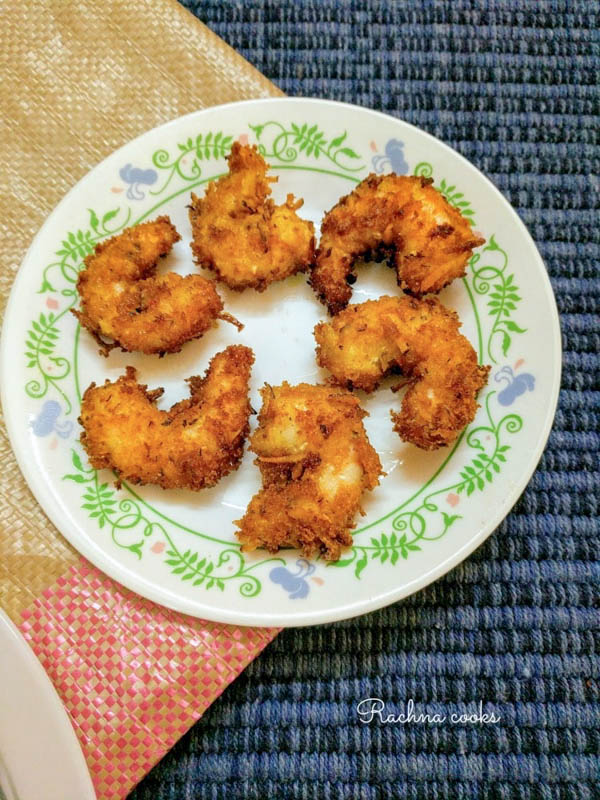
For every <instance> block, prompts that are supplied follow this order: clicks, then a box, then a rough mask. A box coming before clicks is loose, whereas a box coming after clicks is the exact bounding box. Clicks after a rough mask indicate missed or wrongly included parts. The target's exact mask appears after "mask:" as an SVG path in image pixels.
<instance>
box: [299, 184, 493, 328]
mask: <svg viewBox="0 0 600 800" xmlns="http://www.w3.org/2000/svg"><path fill="white" fill-rule="evenodd" d="M431 183H432V179H431V178H420V177H409V176H406V175H393V174H392V175H381V176H376V175H373V174H371V175H369V176H368V177H367V178H365V180H364V181H363V182H362V183H360V184H359V185H358V186H357V187H356V189H355V190H354V191H353V192H352V193H351V194H349V195H347V196H346V197H342V199H341V200H340V201H339V202H338V203H337V205H335V206H334V207H333V208H332V209H331V211H329V212H328V213H327V214H326V215H325V217H324V219H323V223H322V226H321V241H320V242H319V249H318V251H317V255H316V263H315V267H314V269H313V271H312V274H311V279H310V282H311V285H312V286H313V288H314V289H315V291H316V293H317V295H318V296H319V298H320V300H321V301H322V302H323V303H324V304H325V305H326V306H327V307H328V309H329V311H330V313H331V314H337V313H338V312H339V311H341V310H342V309H343V308H345V307H346V305H347V304H348V302H349V301H350V298H351V297H352V288H351V286H350V283H354V280H353V275H352V274H351V273H352V270H353V267H354V263H355V261H356V260H357V259H358V258H365V259H371V260H373V259H374V260H382V259H383V258H384V257H386V256H390V257H391V258H392V259H393V263H394V265H395V267H396V272H397V276H398V285H399V286H400V287H402V288H403V289H406V290H408V291H409V292H410V293H411V294H415V295H422V294H425V293H427V292H439V291H440V289H442V288H443V287H444V286H446V285H447V284H448V283H450V282H451V281H453V280H454V279H455V278H459V277H460V276H461V275H464V274H465V269H466V265H467V262H468V260H469V258H470V257H471V255H472V252H473V248H474V247H479V245H482V244H483V243H484V242H485V239H482V238H481V237H480V236H479V235H477V234H475V233H474V232H473V231H472V230H471V226H470V224H469V222H468V221H467V220H466V219H465V218H464V217H463V216H461V214H460V213H459V211H458V210H457V209H456V208H454V207H453V206H451V205H450V203H449V202H448V201H447V200H446V198H445V197H444V196H443V195H442V194H440V192H438V191H437V190H436V189H434V188H433V186H431Z"/></svg>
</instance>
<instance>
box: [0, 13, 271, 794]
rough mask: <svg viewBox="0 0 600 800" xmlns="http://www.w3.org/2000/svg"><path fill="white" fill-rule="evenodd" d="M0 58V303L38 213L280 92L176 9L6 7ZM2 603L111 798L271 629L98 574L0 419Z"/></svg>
mask: <svg viewBox="0 0 600 800" xmlns="http://www.w3.org/2000/svg"><path fill="white" fill-rule="evenodd" d="M0 59H1V64H2V67H1V68H2V74H1V80H0V107H1V108H2V115H1V117H0V139H1V141H2V151H1V154H0V164H1V175H2V180H1V186H2V192H1V193H0V233H1V239H2V249H1V252H0V297H1V308H2V309H3V308H4V304H5V303H6V300H7V297H8V294H9V292H10V288H11V285H12V282H13V279H14V276H15V273H16V271H17V269H18V267H19V264H20V263H21V260H22V258H23V255H24V253H25V251H26V249H27V247H28V246H29V244H30V242H31V240H32V237H33V236H34V234H35V233H36V231H37V230H38V229H39V227H40V225H41V224H42V223H43V222H44V220H45V218H46V216H47V215H48V213H49V212H50V211H51V210H52V208H53V207H54V206H55V205H56V204H57V203H58V201H59V200H60V199H61V198H62V196H63V195H64V194H65V193H66V192H67V190H68V189H70V188H71V187H72V186H73V185H74V184H75V183H76V182H77V181H78V180H79V179H80V178H81V177H82V176H83V175H85V174H86V173H87V172H88V171H89V170H90V168H91V167H93V166H94V165H95V164H96V163H98V162H99V161H100V160H101V159H103V158H104V157H105V156H107V155H108V154H109V153H111V152H112V151H113V150H114V149H115V148H117V147H119V146H121V145H123V144H124V143H126V142H128V141H129V140H131V139H133V138H134V137H136V136H138V135H139V134H141V133H143V132H144V131H146V130H148V129H150V128H153V127H155V126H156V125H159V124H161V123H163V122H166V121H168V120H170V119H173V118H175V117H178V116H181V115H182V114H185V113H188V112H191V111H195V110H197V109H199V108H204V107H207V106H213V105H217V104H219V103H225V102H229V101H234V100H242V99H247V98H254V97H267V96H271V95H280V94H281V92H280V91H279V90H278V89H276V88H275V87H274V86H273V85H272V84H271V83H270V82H269V81H268V80H266V79H265V78H264V77H263V76H262V75H260V73H258V72H257V71H256V70H255V69H254V68H253V67H251V66H250V65H249V64H248V63H247V62H246V61H244V59H243V58H242V57H240V56H239V55H237V54H236V53H235V52H234V51H233V50H231V49H230V48H229V47H228V46H227V45H226V44H224V43H223V42H222V41H221V40H220V39H219V38H218V37H217V36H215V35H214V34H213V33H211V32H210V31H209V30H208V29H207V28H206V27H205V26H204V25H202V24H201V23H200V22H198V20H197V19H195V18H194V17H193V16H192V15H191V14H190V13H189V12H188V11H186V10H185V9H184V8H183V7H182V6H180V5H179V4H177V3H176V2H174V0H127V2H121V1H120V0H108V1H106V2H102V3H97V2H95V1H94V0H82V1H80V0H77V1H76V2H74V1H73V0H69V2H65V1H64V0H44V1H43V2H33V0H25V1H24V2H14V3H10V2H7V3H2V4H1V5H0ZM15 347H16V348H17V349H18V350H20V348H21V343H15ZM0 607H1V608H2V609H4V611H6V613H7V614H8V615H9V616H10V617H11V618H12V620H13V621H14V622H15V623H16V624H17V625H19V626H20V627H21V630H22V632H23V633H24V634H25V635H26V637H27V639H28V641H29V642H30V644H31V646H32V647H33V649H34V651H35V652H36V654H37V655H38V657H39V658H40V660H41V661H42V663H43V665H44V667H45V668H46V670H47V672H48V674H49V675H50V677H51V679H52V680H53V682H54V684H55V686H56V688H57V690H58V692H59V695H60V696H61V699H62V700H63V702H64V703H65V706H66V708H67V710H68V712H69V714H70V716H71V720H72V722H73V724H74V727H75V729H76V732H77V734H78V736H79V740H80V742H81V744H82V747H83V750H84V755H85V756H86V759H87V761H88V765H89V767H90V770H91V773H92V778H93V780H94V784H95V787H96V790H97V793H98V797H99V798H101V799H104V800H109V798H111V799H114V800H118V798H122V797H123V796H124V795H125V794H126V793H127V792H128V791H129V789H130V788H131V786H132V785H133V784H135V783H136V782H137V781H138V780H139V779H140V778H141V777H142V776H143V775H144V774H145V772H147V771H148V769H150V767H151V766H152V764H154V763H155V762H156V761H157V760H158V759H159V758H160V757H161V756H162V755H163V754H164V752H166V750H168V748H169V747H171V746H172V745H173V743H174V742H175V741H176V740H177V739H178V738H179V736H181V734H182V733H184V732H185V731H186V730H187V729H188V728H189V726H190V725H191V724H192V723H193V722H194V721H195V720H196V719H198V717H199V716H200V715H201V714H202V712H203V711H204V709H205V708H206V707H207V706H208V705H210V703H211V702H212V701H213V700H214V698H215V697H216V696H217V695H218V694H219V693H220V692H221V691H222V690H223V688H224V687H225V686H226V685H227V684H228V683H229V682H230V681H231V680H232V679H233V678H235V677H236V675H237V674H238V673H239V672H240V670H242V669H243V668H244V667H245V665H246V664H247V663H248V662H249V661H250V660H251V659H252V658H253V657H254V656H255V655H256V653H257V652H259V651H260V650H261V649H262V648H263V647H264V646H265V645H266V644H267V642H269V641H270V640H271V638H272V637H273V636H274V635H275V633H276V631H274V630H272V631H270V630H262V631H253V630H252V629H247V628H237V627H235V626H227V625H216V624H212V623H206V622H202V621H199V620H193V619H190V618H188V617H185V616H184V615H181V614H175V613H172V612H168V611H166V610H165V609H160V608H157V607H156V606H153V605H152V604H151V603H147V602H146V601H144V600H142V599H141V598H138V597H136V596H135V595H133V594H132V593H131V592H127V591H126V590H124V589H122V588H120V587H119V586H117V585H116V584H115V583H114V582H113V581H110V580H108V579H107V578H106V576H104V575H102V573H100V572H99V571H98V570H96V569H94V568H93V567H92V566H91V565H89V564H88V563H87V562H85V561H84V560H83V559H82V558H80V557H79V555H78V554H77V553H76V552H75V551H74V549H73V548H72V547H71V546H70V545H69V544H68V543H67V542H66V541H65V540H64V539H63V538H62V536H61V535H60V534H59V533H58V532H57V531H56V529H55V528H54V527H53V526H52V524H51V523H50V522H49V521H48V519H47V518H46V517H45V515H44V514H43V512H42V511H41V509H40V507H39V506H38V505H37V503H36V501H35V500H34V498H33V497H32V495H31V493H30V492H29V490H28V488H27V486H26V484H25V481H24V479H23V477H22V475H21V473H20V471H19V469H18V467H17V465H16V462H15V459H14V456H13V454H12V451H11V448H10V444H9V442H8V439H7V436H6V431H5V428H4V426H3V425H1V426H0ZM9 767H10V765H9ZM40 781H41V783H40V798H42V797H43V788H42V787H43V776H40Z"/></svg>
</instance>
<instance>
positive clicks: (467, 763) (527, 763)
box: [131, 0, 600, 800]
mask: <svg viewBox="0 0 600 800" xmlns="http://www.w3.org/2000/svg"><path fill="white" fill-rule="evenodd" d="M188 5H189V6H190V7H192V6H193V8H194V10H195V11H196V12H197V14H198V15H199V17H200V19H201V20H203V21H204V22H206V23H207V24H208V25H209V26H210V27H211V28H212V29H213V30H214V31H215V32H216V33H218V34H219V35H220V36H222V37H223V38H224V39H225V40H226V41H227V42H228V43H229V44H231V45H232V46H233V47H235V48H236V49H237V50H238V51H239V52H241V53H242V54H243V55H244V56H246V57H247V58H248V59H249V60H250V61H251V63H253V64H254V65H255V66H256V67H258V68H259V69H260V70H261V71H262V72H264V74H265V75H267V76H268V77H269V78H271V79H272V80H274V81H275V82H276V83H277V84H278V85H279V86H281V88H282V89H283V90H284V91H285V92H286V93H287V94H288V95H299V96H309V97H325V98H330V99H334V100H345V101H348V102H354V103H359V104H360V105H363V106H366V107H369V108H374V109H377V110H381V111H385V112H387V113H390V114H393V115H395V116H398V117H400V118H402V119H404V120H406V121H408V122H412V123H413V124H415V125H417V126H418V127H420V128H422V129H424V130H426V131H429V132H430V133H432V134H434V135H436V136H438V137H440V138H441V139H443V140H444V141H446V142H448V143H449V144H450V145H452V146H454V147H456V148H457V149H458V150H459V151H460V152H462V153H463V154H464V155H465V156H466V157H467V158H468V159H469V160H470V161H472V162H473V163H474V164H476V165H477V166H478V167H479V168H480V169H482V170H483V172H484V173H486V174H487V175H488V176H489V177H490V178H491V179H492V180H493V181H494V183H495V184H496V185H497V186H498V187H499V188H500V189H501V191H502V192H503V193H504V194H505V196H507V197H508V199H509V200H510V202H511V203H512V204H513V206H514V207H515V208H516V209H517V211H518V213H519V214H520V215H521V217H522V219H523V220H524V222H525V223H526V225H527V226H528V228H529V230H530V232H531V233H532V235H533V236H534V238H535V240H536V242H537V245H538V247H539V248H540V250H541V253H542V255H543V257H544V260H545V263H546V265H547V268H548V271H549V273H550V276H551V280H552V283H553V286H554V290H555V294H556V299H557V302H558V306H559V310H560V313H561V325H562V330H563V345H564V362H563V388H562V392H561V398H560V405H559V410H558V414H557V417H556V422H555V426H554V429H553V432H552V435H551V437H550V441H549V444H548V447H547V449H546V452H545V454H544V456H543V458H542V461H541V462H540V465H539V468H538V470H537V471H536V473H535V475H534V476H533V479H532V481H531V482H530V484H529V486H528V488H527V489H526V491H525V492H524V494H523V496H522V497H521V499H520V501H519V503H518V504H517V505H516V507H515V508H514V510H513V511H512V513H511V514H510V515H509V516H508V518H507V520H506V521H505V522H504V524H503V525H501V526H500V528H499V529H498V530H497V531H496V532H495V534H494V535H493V536H492V537H491V538H490V539H489V540H488V542H487V543H486V544H485V545H484V546H482V547H481V548H480V549H479V550H478V551H477V552H476V553H474V554H473V555H472V556H471V557H470V558H469V559H468V560H467V561H466V562H465V563H464V564H463V565H461V566H460V567H459V568H457V569H455V570H453V571H452V572H451V573H450V574H449V575H447V576H446V577H445V578H443V579H442V580H440V581H438V582H437V583H435V584H434V585H432V586H431V587H429V588H428V589H426V590H425V591H423V592H420V593H419V594H417V595H415V596H414V597H411V598H408V599H407V600H405V601H403V602H401V603H398V604H396V605H394V606H392V607H390V608H388V609H385V610H382V611H380V612H377V613H375V614H370V615H368V616H365V617H361V618H360V619H356V620H350V621H348V622H345V623H338V624H335V625H328V626H322V627H318V628H310V629H298V630H286V631H283V632H282V633H281V634H280V635H279V636H278V637H277V638H276V640H275V641H274V642H273V643H272V644H271V645H270V646H269V647H268V648H267V650H266V651H265V652H264V653H262V654H261V656H260V657H259V658H257V659H256V660H255V661H254V662H253V663H252V664H251V665H250V667H249V668H248V669H247V670H246V671H245V672H244V673H243V674H242V675H241V676H240V677H239V678H238V679H237V680H236V681H235V682H234V683H233V684H232V685H231V686H230V687H229V689H228V690H227V692H226V693H225V695H224V696H223V697H222V698H221V699H220V700H218V701H217V702H216V703H215V704H213V706H212V707H211V708H210V709H209V710H208V712H207V713H206V714H205V715H204V716H203V718H202V720H200V722H199V723H198V724H197V725H196V726H194V728H193V729H192V731H190V733H189V734H188V735H187V736H186V737H185V738H184V739H183V740H182V741H181V742H179V743H178V744H177V745H176V747H175V748H174V750H173V751H172V753H170V754H169V755H168V756H167V757H166V758H165V759H164V760H163V761H162V762H161V763H160V764H159V765H158V766H157V767H156V768H155V769H154V770H153V772H152V773H151V774H150V775H149V776H148V777H147V778H146V779H145V780H144V782H143V783H142V784H141V785H140V786H139V787H138V789H137V790H136V791H135V792H134V793H133V795H132V798H131V800H167V798H168V799H169V800H175V799H176V798H177V799H178V798H188V797H189V798H194V800H209V798H210V800H238V798H239V800H242V798H243V800H266V798H276V799H277V800H279V799H280V798H285V800H307V799H308V798H315V797H318V798H324V799H325V798H327V800H350V798H352V800H390V798H402V800H404V799H405V798H406V800H442V799H443V800H597V798H600V761H599V753H600V736H599V730H600V603H599V599H598V598H599V596H600V591H599V589H600V569H599V566H598V554H599V553H600V530H599V525H598V510H599V509H598V494H599V492H598V489H599V480H598V453H599V450H600V435H599V431H598V422H599V417H600V408H599V405H600V403H599V398H600V394H599V389H600V387H599V385H598V374H599V371H600V370H599V367H600V357H599V355H598V353H599V350H600V331H599V328H598V319H599V318H598V312H599V311H600V308H599V305H600V303H599V300H600V280H599V278H600V276H599V270H598V261H599V256H600V239H599V230H600V226H599V225H598V218H599V213H598V212H599V208H600V195H599V193H598V188H599V184H598V180H597V178H596V177H595V176H597V175H598V173H599V171H600V152H599V149H598V144H599V141H598V140H599V136H600V130H599V125H598V118H599V113H598V112H599V111H600V102H599V88H598V80H597V76H598V72H599V69H600V37H599V33H598V31H599V21H600V19H599V11H600V7H599V4H598V3H597V2H593V1H592V0H579V1H578V0H556V1H555V2H548V1H547V0H535V2H534V1H533V0H531V2H525V0H489V2H486V1H485V0H478V1H477V2H472V1H471V0H437V1H436V2H423V3H421V2H419V3H416V2H392V0H387V1H386V0H352V2H344V1H343V0H319V1H318V2H317V0H294V2H291V0H290V1H289V2H265V0H257V1H256V2H252V3H243V4H242V3H222V2H220V0H201V1H199V2H195V3H191V2H189V3H188ZM367 697H379V698H382V699H384V700H385V701H386V703H387V704H388V706H389V708H390V710H394V711H395V712H396V713H400V712H402V711H406V705H407V702H408V700H409V699H410V698H412V699H413V700H414V702H415V704H416V706H417V707H418V708H420V709H421V710H424V709H425V708H429V710H430V711H431V712H432V713H433V712H434V711H435V710H439V711H441V712H442V713H444V714H446V715H450V714H451V713H452V712H453V711H456V710H457V709H466V710H471V711H473V710H475V709H476V708H477V706H478V703H479V701H480V700H483V701H484V702H485V703H488V704H490V706H491V707H492V708H494V709H495V710H496V712H497V713H498V714H500V715H501V716H502V722H501V723H500V724H480V725H477V724H469V725H449V724H438V725H435V724H433V725H427V724H417V723H413V724H385V725H382V724H380V723H379V722H377V720H375V721H374V722H373V723H370V724H361V723H360V722H359V720H358V717H357V713H356V704H357V703H358V702H359V701H360V700H361V699H363V698H367Z"/></svg>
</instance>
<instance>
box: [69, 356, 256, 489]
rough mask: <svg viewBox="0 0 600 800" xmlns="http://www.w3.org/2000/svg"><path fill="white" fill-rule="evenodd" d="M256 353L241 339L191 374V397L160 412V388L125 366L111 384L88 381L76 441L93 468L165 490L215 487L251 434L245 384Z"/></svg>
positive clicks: (233, 465) (237, 460) (237, 459)
mask: <svg viewBox="0 0 600 800" xmlns="http://www.w3.org/2000/svg"><path fill="white" fill-rule="evenodd" d="M253 361H254V355H253V353H252V350H250V348H248V347H243V346H242V345H234V346H231V347H227V348H226V349H225V350H223V351H222V352H221V353H217V355H216V356H215V357H214V358H213V359H212V361H211V362H210V365H209V367H208V370H207V372H206V375H205V376H204V377H203V378H201V377H198V376H194V377H192V378H189V379H188V383H189V386H190V394H191V396H190V397H189V398H187V399H186V400H182V401H181V402H179V403H177V404H176V405H174V406H173V407H172V408H171V409H170V410H169V411H160V410H159V409H157V408H156V407H155V406H154V402H155V401H156V400H157V399H158V397H160V395H161V394H162V393H163V390H162V389H154V390H153V391H148V389H147V387H146V386H145V385H143V384H139V383H137V381H136V379H135V375H136V373H135V369H133V367H127V370H126V373H125V375H122V376H121V377H120V378H119V379H118V380H117V381H115V382H114V383H110V382H109V381H106V382H105V383H104V385H103V386H96V385H95V384H93V383H92V384H91V386H89V387H88V388H87V389H86V391H85V393H84V395H83V401H82V404H81V416H80V418H79V422H80V423H81V425H82V427H83V430H84V432H83V434H82V436H81V443H82V444H83V446H84V448H85V450H86V452H87V454H88V457H89V459H90V463H91V464H92V466H93V467H95V468H96V469H105V468H108V469H113V470H115V471H116V472H117V473H118V475H119V478H120V479H123V480H127V481H129V482H130V483H153V484H158V485H159V486H162V488H163V489H176V488H184V489H202V488H204V487H207V486H214V484H215V483H217V481H219V480H220V479H221V478H222V477H223V476H224V475H227V474H228V473H229V472H231V471H232V470H234V469H237V467H238V466H239V463H240V460H241V458H242V454H243V449H244V442H245V439H246V436H247V435H248V417H249V415H250V412H251V408H250V403H249V401H248V384H249V380H250V371H251V367H252V363H253Z"/></svg>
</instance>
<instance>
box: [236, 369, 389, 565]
mask: <svg viewBox="0 0 600 800" xmlns="http://www.w3.org/2000/svg"><path fill="white" fill-rule="evenodd" d="M261 394H262V398H263V407H262V410H261V412H260V414H259V417H258V421H259V427H258V429H257V430H256V432H255V433H254V434H253V435H252V438H251V447H250V449H251V450H252V451H253V452H254V453H256V455H257V456H258V458H257V459H256V462H255V463H257V464H258V466H259V468H260V471H261V474H262V480H263V488H262V489H261V491H260V492H258V494H256V495H255V496H254V497H253V498H252V500H251V501H250V504H249V506H248V509H247V511H246V514H245V516H244V517H243V518H242V519H240V520H237V521H236V524H237V525H238V527H239V528H240V530H239V531H238V532H236V533H237V536H238V538H239V540H240V541H241V542H242V544H243V548H242V549H243V550H254V549H255V548H257V547H265V548H266V549H267V550H269V551H270V552H272V553H274V552H276V551H277V550H278V549H279V548H280V547H285V546H289V547H300V548H302V551H303V553H304V554H305V555H306V556H310V555H311V554H313V553H315V552H317V553H319V552H320V553H323V554H324V557H325V558H326V559H328V560H336V559H337V558H339V556H340V551H341V548H342V547H344V546H346V545H349V544H351V543H352V536H351V535H350V529H351V528H353V527H354V517H355V516H356V513H357V511H360V510H361V509H360V499H361V495H362V493H363V491H364V490H365V489H373V488H374V487H375V486H377V484H378V483H379V476H380V475H381V474H382V471H381V464H380V462H379V458H378V456H377V453H376V452H375V450H374V449H373V448H372V447H371V445H370V443H369V440H368V439H367V434H366V432H365V429H364V426H363V423H362V419H363V417H364V416H366V413H365V412H364V411H363V410H362V409H361V407H360V405H359V403H358V400H357V399H356V398H355V397H354V396H353V395H351V394H350V393H349V392H347V391H345V390H344V389H334V388H332V387H328V386H312V385H310V384H306V383H302V384H299V385H298V386H290V385H289V384H288V383H283V384H282V385H281V386H268V385H266V386H265V387H264V388H263V389H262V390H261Z"/></svg>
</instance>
